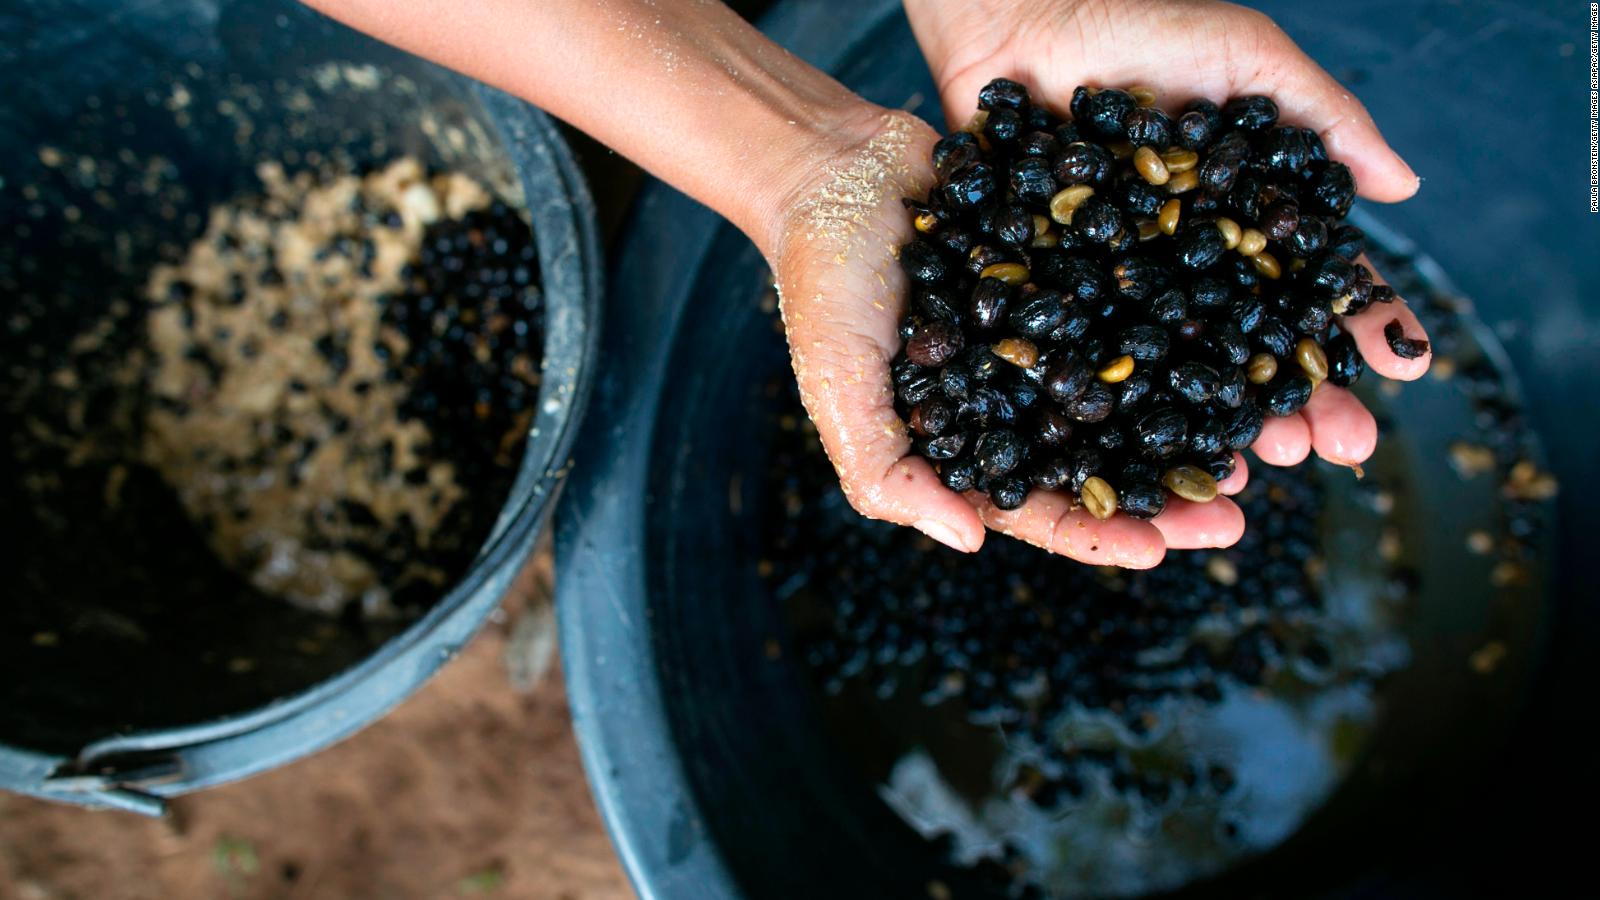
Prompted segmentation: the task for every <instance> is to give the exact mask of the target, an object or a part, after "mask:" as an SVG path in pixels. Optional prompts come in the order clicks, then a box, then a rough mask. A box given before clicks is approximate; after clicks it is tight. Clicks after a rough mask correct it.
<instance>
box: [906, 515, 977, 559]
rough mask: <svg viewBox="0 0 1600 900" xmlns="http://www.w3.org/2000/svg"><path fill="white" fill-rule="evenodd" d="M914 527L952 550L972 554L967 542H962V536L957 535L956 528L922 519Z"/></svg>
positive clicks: (933, 520) (932, 520) (936, 521)
mask: <svg viewBox="0 0 1600 900" xmlns="http://www.w3.org/2000/svg"><path fill="white" fill-rule="evenodd" d="M912 527H913V528H915V529H917V530H918V531H920V532H922V533H923V534H925V535H927V536H928V537H931V538H933V539H934V540H936V541H938V542H939V543H941V544H943V545H945V546H946V547H949V548H950V549H952V550H960V551H961V552H962V553H971V552H972V551H971V550H970V549H968V547H967V544H966V542H965V541H963V540H961V536H960V535H958V534H956V530H955V529H954V528H951V527H950V526H949V525H946V524H945V523H943V522H940V521H938V520H936V519H921V520H918V521H917V522H916V524H914V525H912Z"/></svg>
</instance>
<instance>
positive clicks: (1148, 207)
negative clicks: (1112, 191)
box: [1117, 178, 1168, 219]
mask: <svg viewBox="0 0 1600 900" xmlns="http://www.w3.org/2000/svg"><path fill="white" fill-rule="evenodd" d="M1117 192H1118V201H1117V202H1118V203H1119V204H1120V205H1121V206H1122V208H1123V209H1125V210H1127V211H1128V212H1130V213H1132V214H1133V215H1135V216H1139V217H1141V218H1145V219H1154V218H1155V217H1156V216H1157V215H1159V214H1160V213H1161V206H1162V204H1164V203H1166V202H1167V199H1168V198H1167V195H1166V193H1165V192H1163V191H1162V190H1161V189H1160V188H1158V187H1156V186H1155V185H1153V184H1151V183H1150V182H1148V181H1145V180H1144V179H1143V178H1129V179H1128V180H1127V181H1124V182H1122V183H1121V184H1119V185H1117Z"/></svg>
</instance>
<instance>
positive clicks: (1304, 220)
mask: <svg viewBox="0 0 1600 900" xmlns="http://www.w3.org/2000/svg"><path fill="white" fill-rule="evenodd" d="M1327 246H1328V226H1327V225H1325V224H1323V221H1322V219H1321V218H1320V217H1318V216H1301V217H1300V222H1299V223H1298V224H1297V225H1296V226H1295V229H1294V234H1291V235H1289V238H1288V240H1286V241H1284V247H1286V248H1287V249H1288V251H1289V255H1290V256H1293V257H1295V258H1296V259H1310V258H1311V257H1313V256H1316V255H1317V254H1318V253H1321V252H1322V250H1323V248H1325V247H1327Z"/></svg>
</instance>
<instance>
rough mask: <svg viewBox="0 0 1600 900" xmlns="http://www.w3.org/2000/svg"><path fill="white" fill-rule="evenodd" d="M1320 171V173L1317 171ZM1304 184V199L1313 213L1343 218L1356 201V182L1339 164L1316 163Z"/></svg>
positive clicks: (1348, 168)
mask: <svg viewBox="0 0 1600 900" xmlns="http://www.w3.org/2000/svg"><path fill="white" fill-rule="evenodd" d="M1318 170H1320V171H1318ZM1312 171H1313V174H1312V176H1311V180H1310V181H1309V182H1307V183H1306V187H1307V188H1308V190H1307V191H1306V194H1305V197H1306V200H1307V203H1308V204H1309V205H1310V206H1311V209H1312V211H1313V212H1319V213H1322V214H1323V215H1328V216H1338V217H1340V218H1343V217H1344V216H1346V215H1349V214H1350V207H1351V205H1353V204H1354V203H1355V199H1356V180H1355V178H1354V177H1353V176H1351V174H1350V167H1349V166H1346V165H1345V164H1344V163H1341V162H1326V163H1318V164H1317V165H1316V166H1315V167H1313V169H1312Z"/></svg>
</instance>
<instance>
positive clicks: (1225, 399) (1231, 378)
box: [1216, 367, 1249, 409]
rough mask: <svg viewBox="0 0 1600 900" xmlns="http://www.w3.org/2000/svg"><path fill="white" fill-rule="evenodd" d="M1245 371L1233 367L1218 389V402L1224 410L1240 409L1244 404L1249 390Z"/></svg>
mask: <svg viewBox="0 0 1600 900" xmlns="http://www.w3.org/2000/svg"><path fill="white" fill-rule="evenodd" d="M1248 389H1249V388H1248V382H1247V381H1246V379H1245V372H1244V369H1241V368H1238V367H1231V368H1229V369H1228V372H1227V374H1226V375H1224V376H1223V377H1222V383H1221V384H1220V385H1219V386H1218V387H1217V395H1216V402H1217V405H1219V406H1221V407H1223V408H1224V409H1238V408H1239V405H1240V404H1242V403H1244V398H1245V393H1246V391H1247V390H1248Z"/></svg>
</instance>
